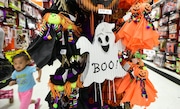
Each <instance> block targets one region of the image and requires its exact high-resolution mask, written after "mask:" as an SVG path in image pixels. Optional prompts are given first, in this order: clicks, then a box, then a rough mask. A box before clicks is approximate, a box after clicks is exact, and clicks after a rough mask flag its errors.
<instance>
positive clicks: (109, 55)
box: [76, 22, 126, 87]
mask: <svg viewBox="0 0 180 109" xmlns="http://www.w3.org/2000/svg"><path fill="white" fill-rule="evenodd" d="M114 27H115V24H113V23H112V24H111V23H107V22H102V23H100V24H98V26H97V27H96V29H95V35H94V39H93V42H92V43H91V42H90V41H89V40H88V39H87V38H86V37H84V36H81V37H80V38H79V39H78V41H77V43H76V47H77V48H78V49H80V54H83V53H88V57H87V62H86V67H85V70H84V72H83V75H82V76H81V80H82V81H83V86H84V87H88V86H90V85H91V84H92V83H93V82H96V83H102V82H103V81H104V80H105V79H107V80H113V79H114V78H115V77H123V76H124V75H125V74H126V71H125V70H124V69H123V68H122V66H121V65H120V63H119V59H118V52H119V51H120V52H122V51H123V50H124V48H125V47H124V46H123V45H122V43H121V40H119V41H117V42H115V35H114V33H113V31H112V29H113V28H114Z"/></svg>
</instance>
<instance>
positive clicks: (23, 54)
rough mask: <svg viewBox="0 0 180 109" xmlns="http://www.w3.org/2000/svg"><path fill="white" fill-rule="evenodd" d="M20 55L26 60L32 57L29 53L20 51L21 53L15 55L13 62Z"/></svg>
mask: <svg viewBox="0 0 180 109" xmlns="http://www.w3.org/2000/svg"><path fill="white" fill-rule="evenodd" d="M19 57H24V59H25V60H26V61H29V60H30V58H29V57H28V55H27V54H26V53H25V52H21V53H19V54H16V55H15V56H13V58H12V62H13V61H14V59H16V58H19Z"/></svg>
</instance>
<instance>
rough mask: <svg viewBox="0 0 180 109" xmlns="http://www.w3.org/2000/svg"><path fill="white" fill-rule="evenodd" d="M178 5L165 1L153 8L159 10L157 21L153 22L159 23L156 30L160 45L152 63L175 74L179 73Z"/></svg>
mask: <svg viewBox="0 0 180 109" xmlns="http://www.w3.org/2000/svg"><path fill="white" fill-rule="evenodd" d="M178 4H179V1H171V0H166V1H164V2H160V3H158V4H156V5H155V6H154V9H157V8H160V12H159V13H161V15H160V17H159V19H156V20H155V21H159V23H158V25H159V26H158V28H157V29H158V32H159V35H160V39H159V41H160V45H159V49H158V50H157V51H156V55H155V58H154V63H155V64H156V65H158V66H160V67H164V68H167V69H169V70H171V71H173V72H177V73H179V64H178V63H179V57H178V54H179V52H178V44H179V41H178V37H179V26H180V24H179V8H178ZM154 16H155V15H154ZM176 64H177V65H176Z"/></svg>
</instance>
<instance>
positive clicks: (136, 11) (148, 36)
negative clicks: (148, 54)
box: [116, 3, 159, 53]
mask: <svg viewBox="0 0 180 109" xmlns="http://www.w3.org/2000/svg"><path fill="white" fill-rule="evenodd" d="M130 11H131V13H132V16H131V18H130V19H129V20H128V21H126V22H125V24H124V25H123V27H122V28H121V29H120V30H119V31H118V32H117V34H116V40H119V39H121V40H122V42H123V44H124V45H125V46H126V48H127V49H129V50H131V52H133V53H134V52H135V51H137V50H139V49H152V48H153V47H154V46H158V44H159V42H158V38H159V35H158V33H157V31H156V30H155V29H154V27H153V24H152V21H151V19H150V17H149V13H150V12H151V6H150V4H148V3H136V4H135V5H133V6H132V7H131V9H130ZM134 28H136V29H134Z"/></svg>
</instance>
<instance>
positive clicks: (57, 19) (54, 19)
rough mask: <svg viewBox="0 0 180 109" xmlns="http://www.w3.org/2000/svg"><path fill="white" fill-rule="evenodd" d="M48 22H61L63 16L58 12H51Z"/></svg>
mask: <svg viewBox="0 0 180 109" xmlns="http://www.w3.org/2000/svg"><path fill="white" fill-rule="evenodd" d="M48 23H49V24H57V25H58V24H60V23H61V18H60V16H59V15H58V14H56V13H51V14H50V15H49V17H48Z"/></svg>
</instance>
